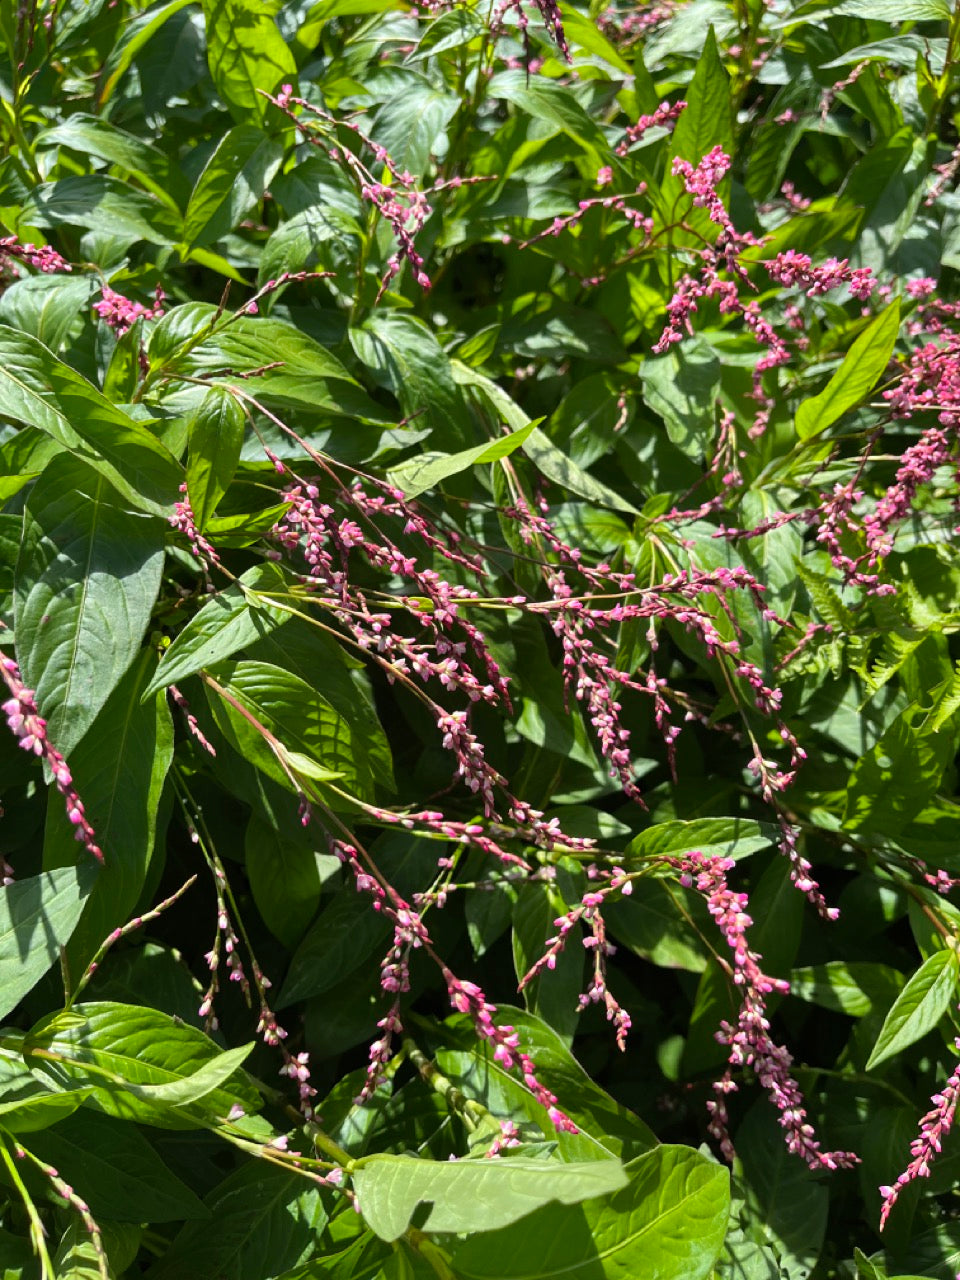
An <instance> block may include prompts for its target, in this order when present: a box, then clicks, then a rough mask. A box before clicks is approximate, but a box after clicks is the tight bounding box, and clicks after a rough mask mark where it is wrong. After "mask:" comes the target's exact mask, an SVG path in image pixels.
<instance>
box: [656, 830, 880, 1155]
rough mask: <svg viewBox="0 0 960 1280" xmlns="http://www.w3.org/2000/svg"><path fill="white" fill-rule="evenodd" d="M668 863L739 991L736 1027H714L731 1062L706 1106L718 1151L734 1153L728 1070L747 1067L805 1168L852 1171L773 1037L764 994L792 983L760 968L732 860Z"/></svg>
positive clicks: (693, 858)
mask: <svg viewBox="0 0 960 1280" xmlns="http://www.w3.org/2000/svg"><path fill="white" fill-rule="evenodd" d="M666 861H667V862H668V863H669V865H670V866H672V867H674V868H675V869H676V870H677V871H678V872H679V873H680V882H681V884H683V885H685V886H687V887H692V888H695V889H696V890H697V892H698V893H699V894H701V896H702V897H703V898H704V899H705V901H706V904H707V909H708V910H709V912H710V914H711V915H712V916H713V918H714V920H715V921H716V922H717V926H718V928H719V929H720V932H721V933H722V934H723V937H724V940H725V941H726V943H727V946H728V947H729V948H730V951H731V964H732V977H733V981H734V983H735V984H736V985H737V987H738V988H739V989H740V992H741V1003H740V1012H739V1015H738V1017H737V1023H736V1026H731V1024H730V1023H728V1022H723V1023H721V1027H720V1030H719V1031H718V1032H717V1039H718V1040H719V1041H720V1043H721V1044H723V1045H725V1046H726V1047H727V1048H728V1049H729V1055H730V1056H729V1060H728V1061H729V1064H730V1065H729V1066H728V1067H727V1070H726V1071H725V1072H724V1074H723V1076H722V1077H721V1078H720V1079H719V1080H718V1081H717V1082H716V1083H715V1084H714V1094H715V1097H714V1099H713V1100H712V1101H711V1102H709V1103H708V1104H707V1106H708V1110H709V1111H710V1115H711V1119H710V1125H709V1128H710V1132H711V1134H712V1135H713V1136H714V1137H715V1138H716V1139H717V1141H718V1142H719V1144H720V1147H721V1150H722V1151H723V1153H724V1155H725V1156H726V1157H727V1158H728V1159H732V1157H733V1154H734V1151H733V1144H732V1142H731V1140H730V1135H729V1132H728V1123H729V1119H728V1115H727V1106H726V1101H725V1099H726V1096H727V1094H729V1093H734V1092H736V1090H737V1088H738V1086H737V1084H736V1082H735V1081H734V1079H733V1074H732V1070H731V1069H732V1068H734V1067H752V1068H753V1071H754V1073H755V1075H756V1077H757V1079H758V1080H759V1081H760V1084H761V1085H762V1086H763V1087H764V1088H765V1089H766V1090H767V1093H768V1095H769V1097H770V1100H771V1102H772V1103H773V1104H774V1106H775V1107H776V1108H777V1110H778V1111H779V1113H780V1126H781V1128H782V1129H783V1131H784V1136H785V1139H786V1144H787V1149H788V1150H789V1151H791V1152H793V1153H794V1154H796V1155H799V1156H800V1157H801V1158H802V1159H803V1160H805V1161H806V1163H807V1164H808V1165H809V1166H810V1168H811V1169H822V1168H826V1169H837V1168H850V1167H851V1166H853V1165H855V1164H857V1163H858V1157H857V1156H856V1155H854V1153H853V1152H851V1151H822V1150H821V1148H820V1143H819V1142H818V1141H817V1139H816V1136H815V1134H814V1130H813V1126H812V1125H811V1124H810V1123H809V1121H808V1119H807V1112H806V1107H805V1105H804V1101H803V1095H802V1094H801V1092H800V1087H799V1085H798V1084H797V1082H796V1080H795V1079H794V1078H793V1075H792V1073H791V1068H792V1066H793V1058H792V1056H791V1054H790V1052H789V1050H787V1049H786V1048H785V1047H784V1046H783V1045H778V1044H776V1043H775V1042H774V1040H773V1039H772V1038H771V1035H770V1022H769V1019H768V1017H767V1010H766V997H767V996H768V995H770V994H771V993H773V992H779V993H781V994H786V993H787V992H789V990H790V984H789V983H788V982H785V981H784V980H783V979H782V978H772V977H770V976H769V975H767V974H765V973H764V972H763V970H762V969H761V968H760V957H759V956H758V955H757V954H756V952H754V951H751V950H750V947H749V944H748V942H747V930H748V929H749V928H750V926H751V924H752V923H753V921H752V919H751V918H750V916H749V915H748V913H747V907H748V905H749V904H748V901H747V896H746V894H744V893H737V892H735V891H734V890H732V889H731V888H730V886H729V885H728V883H727V872H729V871H731V870H732V869H733V867H734V865H735V863H734V862H733V860H732V859H731V858H724V857H719V856H716V855H713V856H708V855H705V854H701V853H693V854H689V855H685V856H683V857H680V858H668V859H666Z"/></svg>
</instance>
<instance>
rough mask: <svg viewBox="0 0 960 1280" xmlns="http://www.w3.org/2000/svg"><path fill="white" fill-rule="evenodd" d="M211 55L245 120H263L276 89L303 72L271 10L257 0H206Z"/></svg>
mask: <svg viewBox="0 0 960 1280" xmlns="http://www.w3.org/2000/svg"><path fill="white" fill-rule="evenodd" d="M203 16H204V18H205V19H206V25H207V61H208V63H209V64H210V75H211V76H212V77H213V83H214V85H215V86H216V90H217V93H219V94H220V97H221V98H222V99H223V100H224V102H225V103H226V104H227V106H228V107H229V109H230V114H231V115H232V116H233V117H234V119H235V120H238V121H240V122H244V121H249V120H250V118H251V116H252V117H253V119H254V120H257V121H262V120H263V119H264V117H265V116H266V113H267V111H268V110H269V106H270V104H269V103H268V102H267V100H266V98H265V97H264V96H263V94H264V93H276V91H277V90H278V89H279V88H280V86H281V85H282V84H283V83H284V82H285V81H291V82H293V81H295V80H296V76H297V68H296V64H295V63H294V60H293V54H292V53H291V52H290V50H289V49H288V48H287V46H286V45H285V44H284V42H283V37H282V36H281V35H280V32H279V31H278V30H277V24H276V23H275V22H274V20H273V18H272V17H271V16H270V13H269V10H268V9H266V8H265V7H264V6H263V5H261V4H259V3H257V2H256V0H204V4H203Z"/></svg>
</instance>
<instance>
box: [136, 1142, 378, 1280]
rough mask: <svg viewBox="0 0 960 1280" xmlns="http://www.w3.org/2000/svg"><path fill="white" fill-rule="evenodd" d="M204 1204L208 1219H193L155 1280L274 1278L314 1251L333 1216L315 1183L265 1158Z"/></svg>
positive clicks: (153, 1273) (158, 1267)
mask: <svg viewBox="0 0 960 1280" xmlns="http://www.w3.org/2000/svg"><path fill="white" fill-rule="evenodd" d="M204 1205H205V1207H206V1209H207V1211H208V1213H209V1219H208V1221H206V1222H199V1221H198V1222H191V1223H188V1224H187V1225H186V1226H185V1227H184V1228H183V1230H182V1231H181V1232H180V1233H179V1234H178V1235H177V1236H176V1237H175V1238H174V1240H173V1241H172V1243H171V1244H170V1246H169V1248H168V1249H167V1250H166V1251H165V1252H164V1254H163V1256H162V1257H161V1258H160V1259H158V1261H157V1262H156V1264H155V1265H154V1266H153V1268H152V1269H151V1270H150V1272H149V1273H148V1275H149V1280H211V1278H212V1277H214V1276H216V1277H217V1280H270V1278H272V1277H273V1276H277V1275H279V1274H280V1273H281V1272H284V1271H286V1270H287V1269H288V1268H290V1267H293V1266H296V1265H297V1263H299V1262H303V1261H305V1260H306V1259H307V1258H309V1257H311V1256H312V1254H313V1253H314V1252H315V1251H316V1248H317V1244H318V1241H319V1239H320V1235H321V1232H322V1231H323V1228H324V1225H325V1223H326V1219H327V1214H326V1209H325V1207H324V1199H323V1195H322V1193H321V1191H320V1188H319V1187H318V1186H316V1184H314V1183H312V1182H309V1181H307V1179H306V1178H304V1177H303V1176H302V1174H298V1173H293V1172H290V1171H288V1170H286V1169H278V1168H277V1167H276V1166H275V1165H273V1166H271V1165H269V1164H267V1162H266V1161H265V1160H253V1161H250V1162H248V1163H247V1164H245V1165H243V1166H241V1168H239V1169H237V1170H236V1171H235V1172H233V1173H231V1174H230V1175H229V1176H228V1177H226V1178H224V1179H223V1181H222V1182H221V1183H220V1184H219V1186H217V1187H215V1188H214V1189H213V1191H211V1192H210V1194H209V1195H208V1196H207V1197H206V1199H205V1201H204ZM357 1280H359V1277H358V1278H357ZM371 1280H372V1277H371Z"/></svg>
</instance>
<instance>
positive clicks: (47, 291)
mask: <svg viewBox="0 0 960 1280" xmlns="http://www.w3.org/2000/svg"><path fill="white" fill-rule="evenodd" d="M96 289H97V286H96V284H95V282H94V281H93V280H91V279H89V278H83V277H78V278H77V279H75V280H64V278H63V277H62V276H60V275H53V276H45V275H40V276H29V277H27V278H26V279H23V280H15V281H14V282H13V284H11V285H8V286H7V288H6V289H4V291H3V296H2V297H0V324H4V325H9V326H10V327H11V328H12V329H19V330H21V332H23V333H26V334H29V335H30V336H31V337H34V338H37V339H38V340H39V341H40V342H42V343H43V344H44V346H47V347H49V348H50V350H51V351H53V352H57V351H59V350H60V348H61V347H62V346H63V345H64V343H65V342H66V341H67V338H68V336H69V334H70V331H71V329H72V328H73V327H74V324H75V323H76V322H77V321H78V319H79V316H80V313H81V311H82V310H83V309H84V308H85V307H86V305H87V303H89V302H90V299H91V298H92V297H93V295H94V293H96Z"/></svg>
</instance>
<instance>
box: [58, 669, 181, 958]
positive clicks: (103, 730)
mask: <svg viewBox="0 0 960 1280" xmlns="http://www.w3.org/2000/svg"><path fill="white" fill-rule="evenodd" d="M151 666H152V662H151V658H150V655H149V654H148V653H146V652H144V653H143V654H141V656H140V660H139V661H138V662H137V663H136V664H135V665H134V666H133V667H132V668H131V670H130V671H128V672H127V674H126V676H124V678H123V679H122V680H121V681H120V683H119V685H118V686H117V688H116V689H115V690H114V691H113V693H112V694H111V696H110V698H109V699H108V700H107V702H106V704H105V706H104V707H103V710H102V711H101V712H100V714H99V715H98V716H97V718H96V720H95V721H94V722H93V724H92V725H91V726H90V729H89V730H88V731H87V733H85V734H84V736H83V739H82V740H81V742H80V744H79V745H78V746H77V748H76V750H75V751H74V752H73V753H72V754H71V757H70V766H71V770H72V772H73V778H74V782H75V783H76V786H77V789H78V791H79V792H80V795H81V796H82V798H83V803H84V806H85V808H86V812H87V817H88V818H89V819H90V822H91V823H92V825H93V829H94V831H95V832H96V833H97V841H98V843H99V844H100V847H101V848H102V849H103V851H104V865H103V868H102V870H101V872H100V876H99V877H98V879H97V883H96V885H95V886H94V889H93V892H92V894H91V895H90V898H89V901H88V902H87V905H86V908H85V910H84V913H83V917H82V919H81V921H80V923H79V925H78V926H77V929H76V931H75V932H74V935H73V937H72V938H71V939H70V943H69V946H68V948H67V956H68V959H69V963H70V968H71V971H72V972H73V974H74V975H75V977H79V976H80V974H81V973H82V972H83V970H84V969H85V968H86V966H87V964H88V963H89V962H90V960H91V959H92V958H93V956H94V954H95V953H96V951H97V949H98V947H99V946H100V944H101V943H102V942H103V940H104V939H105V938H106V937H107V935H108V934H109V933H111V932H112V931H113V930H114V929H117V928H119V927H120V926H121V925H123V924H125V923H126V921H127V919H128V917H129V916H130V915H131V914H132V912H133V910H134V908H135V907H136V905H137V901H138V899H139V897H140V892H141V890H142V889H143V885H144V882H145V880H146V878H147V872H148V870H149V868H150V864H151V861H152V858H153V853H154V839H155V834H156V824H157V811H158V809H159V806H160V796H161V793H162V791H163V786H164V782H165V780H166V776H167V770H168V769H169V767H170V761H171V760H172V758H173V725H172V723H171V719H170V712H169V710H168V708H167V705H166V700H165V699H164V698H162V697H156V696H154V697H153V698H152V699H151V700H149V701H147V702H142V701H141V690H142V688H143V685H144V682H145V680H146V677H147V673H148V671H149V669H150V667H151ZM75 831H76V829H75V828H74V827H73V825H72V824H71V823H70V820H69V819H68V818H67V815H66V811H65V809H64V806H63V804H61V803H60V802H59V798H58V796H57V795H56V793H55V792H54V790H53V788H51V794H50V802H49V804H48V807H47V825H46V831H45V834H44V843H43V861H44V866H45V867H46V868H48V869H49V868H53V867H68V866H70V865H71V864H72V863H73V862H75V861H76V857H77V844H76V839H75Z"/></svg>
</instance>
